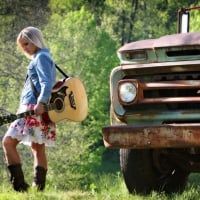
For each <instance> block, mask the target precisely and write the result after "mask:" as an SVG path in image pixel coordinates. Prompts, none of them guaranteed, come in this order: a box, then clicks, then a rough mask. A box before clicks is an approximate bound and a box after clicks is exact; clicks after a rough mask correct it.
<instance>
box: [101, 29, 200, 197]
mask: <svg viewBox="0 0 200 200" xmlns="http://www.w3.org/2000/svg"><path fill="white" fill-rule="evenodd" d="M117 55H118V57H119V60H120V64H119V66H118V67H115V68H113V70H112V72H111V75H110V101H111V105H110V122H111V124H110V125H108V126H105V127H103V128H102V134H103V141H104V145H105V147H106V148H117V149H120V166H121V171H122V174H123V178H124V181H125V184H126V187H127V189H128V191H129V192H130V193H135V192H136V193H150V192H151V191H152V190H154V191H165V192H166V193H172V192H181V191H184V189H185V187H186V184H187V180H188V176H189V175H190V173H193V172H200V32H190V33H189V32H186V33H177V34H172V35H165V36H162V37H160V38H156V39H146V40H140V41H135V42H131V43H128V44H125V45H124V46H122V47H121V48H120V49H119V50H118V51H117Z"/></svg>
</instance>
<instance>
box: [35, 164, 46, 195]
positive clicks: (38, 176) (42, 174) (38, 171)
mask: <svg viewBox="0 0 200 200" xmlns="http://www.w3.org/2000/svg"><path fill="white" fill-rule="evenodd" d="M46 174H47V169H45V168H44V167H40V166H37V167H35V171H34V182H33V186H36V187H37V189H38V190H39V191H42V190H44V188H45V183H46Z"/></svg>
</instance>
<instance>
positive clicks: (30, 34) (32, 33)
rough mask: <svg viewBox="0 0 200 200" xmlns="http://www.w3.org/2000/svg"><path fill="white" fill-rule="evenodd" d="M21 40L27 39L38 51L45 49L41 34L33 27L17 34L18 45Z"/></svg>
mask: <svg viewBox="0 0 200 200" xmlns="http://www.w3.org/2000/svg"><path fill="white" fill-rule="evenodd" d="M21 38H25V39H27V40H28V41H30V42H32V43H33V44H34V45H35V46H36V47H38V48H40V49H43V48H46V45H45V43H44V39H43V36H42V32H41V31H40V30H39V29H38V28H35V27H33V26H29V27H26V28H24V29H23V30H22V31H21V32H20V33H19V35H18V36H17V44H18V45H19V40H20V39H21Z"/></svg>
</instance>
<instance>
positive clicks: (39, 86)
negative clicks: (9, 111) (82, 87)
mask: <svg viewBox="0 0 200 200" xmlns="http://www.w3.org/2000/svg"><path fill="white" fill-rule="evenodd" d="M30 78H31V80H32V82H33V85H34V86H35V88H36V91H37V92H38V93H39V96H38V98H36V97H35V95H34V92H33V90H32V88H31V83H30ZM55 78H56V68H55V64H54V62H53V60H52V58H51V56H50V54H49V51H48V49H46V48H44V49H41V50H39V51H37V52H36V54H35V55H34V56H33V59H32V60H31V62H30V63H29V65H28V69H27V78H26V80H25V83H24V88H23V90H22V94H21V98H20V103H21V104H36V103H37V102H42V103H47V102H48V99H49V97H50V95H51V91H52V88H53V85H54V83H55Z"/></svg>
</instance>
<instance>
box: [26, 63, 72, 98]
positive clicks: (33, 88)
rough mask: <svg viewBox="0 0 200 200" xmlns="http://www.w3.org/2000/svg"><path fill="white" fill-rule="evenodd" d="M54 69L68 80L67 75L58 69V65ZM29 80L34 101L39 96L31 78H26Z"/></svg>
mask: <svg viewBox="0 0 200 200" xmlns="http://www.w3.org/2000/svg"><path fill="white" fill-rule="evenodd" d="M55 66H56V69H57V70H58V71H59V72H60V73H61V74H62V75H63V76H64V77H65V78H69V76H68V75H67V74H65V72H63V71H62V70H61V69H60V68H59V67H58V65H56V64H55ZM28 78H29V79H30V83H31V89H32V91H33V94H34V95H35V97H36V99H37V98H38V96H39V95H40V93H39V92H38V91H37V90H36V88H35V86H34V84H33V81H32V79H31V77H28Z"/></svg>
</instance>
